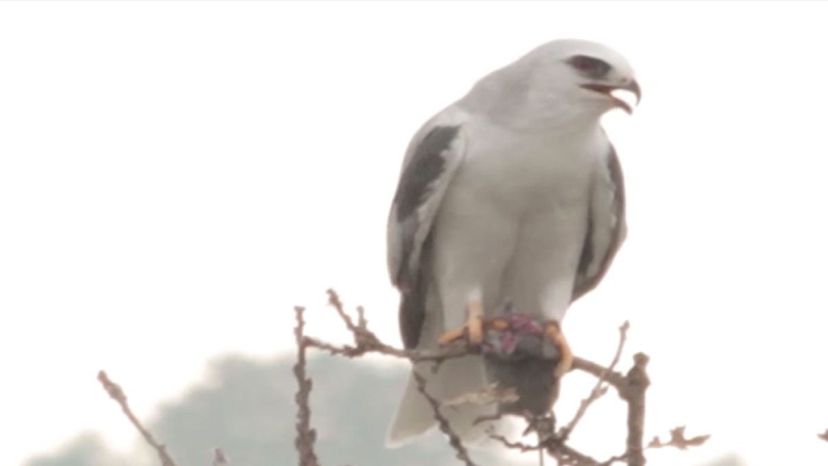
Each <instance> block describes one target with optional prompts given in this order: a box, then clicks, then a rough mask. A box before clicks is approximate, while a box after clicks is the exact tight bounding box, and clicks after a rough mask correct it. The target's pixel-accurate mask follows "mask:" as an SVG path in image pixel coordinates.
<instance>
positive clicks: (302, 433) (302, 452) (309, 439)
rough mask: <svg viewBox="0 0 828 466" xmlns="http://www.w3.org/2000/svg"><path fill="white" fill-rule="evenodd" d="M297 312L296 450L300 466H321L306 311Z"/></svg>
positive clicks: (300, 309)
mask: <svg viewBox="0 0 828 466" xmlns="http://www.w3.org/2000/svg"><path fill="white" fill-rule="evenodd" d="M294 311H295V312H296V329H295V330H294V334H295V335H296V346H297V356H296V364H295V365H294V366H293V373H294V375H296V381H297V382H298V384H299V389H298V390H297V392H296V405H297V406H298V409H299V412H298V413H297V421H296V441H295V442H294V444H295V445H296V450H297V451H298V452H299V465H300V466H319V460H318V459H317V458H316V452H314V450H313V444H314V442H315V441H316V430H314V429H313V428H312V427H311V422H310V417H311V409H310V392H311V388H312V387H313V383H312V382H311V380H310V379H309V378H308V376H307V373H306V365H307V360H306V355H305V352H306V350H307V346H308V344H307V340H306V338H305V318H304V313H305V309H304V308H302V307H299V306H297V307H296V308H294Z"/></svg>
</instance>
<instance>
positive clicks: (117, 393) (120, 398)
mask: <svg viewBox="0 0 828 466" xmlns="http://www.w3.org/2000/svg"><path fill="white" fill-rule="evenodd" d="M98 380H99V381H100V382H101V385H102V386H103V388H104V390H106V393H107V394H109V397H110V398H112V399H113V400H115V401H116V402H117V403H118V404H119V405H120V406H121V410H122V411H123V412H124V414H125V415H126V417H127V418H128V419H129V421H130V422H131V423H132V425H134V426H135V428H136V429H138V432H140V433H141V436H142V437H144V440H146V442H147V443H148V444H149V445H150V446H151V447H152V448H154V449H155V452H156V453H157V454H158V459H160V460H161V465H162V466H176V464H175V461H173V459H172V457H170V455H169V453H167V447H166V446H165V445H163V444H161V443H158V442H157V441H156V440H155V437H153V435H152V433H150V431H148V430H147V429H146V428H145V427H144V426H143V424H141V421H139V420H138V418H137V417H135V414H133V412H132V409H130V407H129V403H127V396H126V393H124V390H123V389H122V388H121V386H120V385H118V384H116V383H115V382H113V381H112V380H111V379H110V378H109V376H108V375H106V372H104V371H100V372H98Z"/></svg>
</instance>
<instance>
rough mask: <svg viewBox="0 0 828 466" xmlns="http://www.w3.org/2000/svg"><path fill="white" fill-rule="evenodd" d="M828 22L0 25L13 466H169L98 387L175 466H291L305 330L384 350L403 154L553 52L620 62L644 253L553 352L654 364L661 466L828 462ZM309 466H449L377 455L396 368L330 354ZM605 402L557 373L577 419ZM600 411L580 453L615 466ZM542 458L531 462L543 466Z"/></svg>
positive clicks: (394, 394)
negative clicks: (633, 75)
mask: <svg viewBox="0 0 828 466" xmlns="http://www.w3.org/2000/svg"><path fill="white" fill-rule="evenodd" d="M826 20H828V5H826V4H822V3H817V2H813V3H811V2H808V3H796V2H785V3H773V2H759V3H750V2H734V3H720V2H717V3H713V2H709V3H708V2H700V3H678V2H676V3H670V2H664V3H655V2H640V3H628V2H609V3H599V2H579V3H565V2H556V3H541V2H530V3H519V2H512V3H496V2H485V3H475V2H459V3H436V2H434V3H372V2H368V3H340V2H336V3H325V2H314V3H287V2H285V3H276V2H274V3H267V2H238V3H225V2H203V3H201V2H163V3H162V2H115V3H103V2H55V3H52V2H32V3H22V2H4V3H2V4H0V367H2V368H3V381H4V382H3V384H2V390H0V394H2V396H0V438H2V439H3V442H2V443H3V446H2V448H0V463H2V464H21V465H26V466H47V465H48V466H80V465H104V466H106V465H114V464H134V465H145V464H146V465H148V464H155V462H156V460H155V459H154V458H153V457H152V452H151V451H149V450H148V449H147V448H146V447H145V446H144V445H143V444H141V443H140V442H139V441H138V439H137V437H136V434H135V432H134V430H133V428H132V426H131V425H129V424H128V422H127V420H126V419H125V418H124V417H123V415H122V414H121V413H120V411H119V409H118V408H117V406H116V405H115V404H114V403H112V402H111V400H109V399H108V398H107V396H106V395H105V394H104V393H103V391H102V390H101V388H100V387H99V385H98V383H97V381H96V379H95V375H96V373H97V371H98V370H100V369H106V370H107V371H108V372H109V374H110V376H111V377H112V378H113V379H114V380H115V381H117V382H119V383H120V384H121V385H122V386H123V387H124V388H125V390H126V391H127V393H128V395H129V396H130V402H131V404H132V406H133V408H134V409H135V411H136V413H138V414H139V416H140V417H141V418H142V419H144V420H146V421H147V424H148V425H149V426H150V427H151V428H152V429H153V430H154V431H155V432H156V433H157V435H158V436H159V437H160V438H161V439H162V440H163V441H164V442H166V443H167V444H168V445H169V446H170V450H171V452H172V453H173V454H174V455H175V456H176V457H177V458H178V459H179V461H180V464H181V465H182V466H183V465H188V464H208V462H209V460H210V457H211V454H212V453H211V451H212V448H213V447H222V448H223V449H224V450H225V451H226V452H227V453H228V456H229V457H230V460H231V464H234V465H236V464H238V465H242V464H246V465H259V464H291V463H294V462H295V453H294V452H293V421H294V415H295V414H294V407H293V405H292V402H291V400H292V394H293V392H294V390H295V387H294V381H293V379H292V378H291V375H290V372H289V367H290V364H291V363H292V355H293V353H292V351H293V336H292V333H291V332H292V325H293V312H292V307H293V305H296V304H302V305H306V306H307V307H308V309H309V310H308V314H307V318H308V320H309V326H308V332H309V333H311V334H313V335H316V336H319V337H322V338H325V339H329V340H332V341H341V340H343V339H344V338H347V335H346V334H345V333H344V330H343V329H342V327H341V325H340V323H339V321H338V320H336V319H335V318H334V317H333V314H332V312H331V311H330V310H329V309H327V308H326V306H325V305H324V303H325V301H326V296H325V289H327V288H329V287H334V288H336V289H337V290H338V291H339V292H340V295H341V296H342V298H343V300H344V301H345V302H346V304H347V305H348V306H349V307H350V308H353V307H354V306H356V305H358V304H361V305H364V306H365V307H366V309H367V316H368V319H369V321H370V323H371V326H372V328H374V329H375V330H376V331H377V333H378V334H380V336H381V337H382V338H383V339H385V340H386V341H389V342H394V343H399V337H398V334H397V327H396V304H397V296H396V292H395V291H394V289H393V288H392V287H391V285H390V284H389V281H388V278H387V276H386V270H385V221H386V215H387V210H388V207H389V204H390V200H391V197H392V195H393V192H394V188H395V185H396V181H397V175H398V171H399V167H400V163H401V159H402V154H403V152H404V150H405V147H406V145H407V143H408V140H409V138H410V137H411V136H412V135H413V133H414V132H415V131H416V130H417V128H418V127H419V126H420V124H422V123H423V122H424V121H425V120H426V119H427V118H428V117H430V116H431V115H432V114H434V113H435V112H437V111H439V110H440V109H442V108H443V107H444V106H446V105H448V104H449V103H451V102H452V101H454V100H456V99H457V98H459V97H461V96H462V95H463V94H464V93H465V92H466V91H467V90H468V88H469V87H470V86H471V85H472V84H473V83H474V82H475V80H476V79H478V78H479V77H481V76H482V75H483V74H485V73H487V72H489V71H491V70H493V69H495V68H497V67H500V66H503V65H505V64H507V63H508V62H510V61H512V60H514V59H515V58H517V57H519V56H520V55H522V54H523V53H525V52H527V51H528V50H529V49H531V48H533V47H535V46H537V45H539V44H541V43H543V42H545V41H548V40H552V39H556V38H564V37H577V38H584V39H591V40H595V41H599V42H603V43H606V44H608V45H610V46H611V47H613V48H615V49H617V50H618V51H620V52H621V53H622V54H624V55H625V56H627V58H628V59H629V60H630V62H631V63H632V64H633V66H634V67H635V68H636V70H637V72H638V80H639V82H640V83H641V85H642V88H643V91H644V92H643V93H644V96H643V100H642V103H641V106H640V107H639V108H638V110H637V111H636V112H635V114H634V115H633V116H632V117H628V116H627V115H625V114H623V113H621V112H614V113H610V114H608V115H607V116H606V117H605V126H606V128H607V130H608V132H609V133H610V136H611V138H612V140H613V141H614V143H615V146H616V148H617V150H618V152H619V156H620V158H621V162H622V165H623V167H624V170H625V175H626V180H627V189H628V216H629V218H628V223H629V229H630V231H629V236H628V240H627V243H626V244H625V246H624V247H623V248H622V250H621V252H620V254H619V256H618V258H617V259H616V262H615V264H614V265H613V267H612V269H611V271H610V273H609V274H608V276H607V277H606V279H605V280H604V282H603V283H602V285H601V286H600V287H598V288H597V290H596V291H595V292H593V293H592V294H590V295H589V296H587V297H585V298H584V299H583V300H581V301H579V302H578V303H577V304H575V305H574V306H573V307H572V309H571V310H570V312H569V314H568V316H567V319H566V322H565V328H566V331H567V334H568V337H569V340H570V342H571V344H572V346H573V347H574V349H575V351H576V353H578V354H579V355H581V356H583V357H586V358H589V359H593V360H597V361H608V360H609V359H610V358H611V356H612V353H613V350H614V347H615V344H616V337H617V328H618V326H619V325H620V324H621V323H622V322H623V321H624V320H630V322H631V325H632V328H631V331H630V333H629V344H628V346H627V351H626V352H625V355H624V357H623V358H622V364H623V365H629V363H630V362H631V355H632V354H633V353H634V352H635V351H645V352H647V353H648V354H650V356H651V358H652V362H651V365H650V375H651V377H652V379H653V384H652V387H651V389H650V391H649V393H648V397H649V398H648V404H647V409H648V418H647V437H650V436H653V435H662V436H664V435H666V434H667V432H668V431H669V430H670V429H671V428H673V427H675V426H677V425H687V432H688V435H696V434H712V435H713V437H712V438H711V440H710V441H709V442H708V443H707V444H706V445H704V446H703V447H700V448H696V449H693V450H689V451H687V452H678V451H667V450H665V451H657V452H653V453H651V454H650V455H649V459H650V464H670V465H675V466H682V465H687V466H690V465H703V464H704V465H716V466H741V465H745V464H750V465H756V466H762V465H768V466H771V465H774V466H775V465H779V464H790V463H791V462H793V461H796V463H797V464H824V463H825V461H826V460H828V444H826V443H825V442H824V441H821V440H819V439H817V437H816V434H817V432H821V431H823V430H824V429H825V428H826V427H828V403H826V401H825V400H826V398H825V393H826V392H828V377H826V376H825V371H824V369H823V365H824V362H823V355H824V354H826V351H827V350H828V341H826V338H825V328H826V324H828V320H826V311H828V299H826V296H825V292H824V289H825V287H824V283H823V282H824V280H823V278H824V277H825V266H824V264H825V263H826V260H828V247H826V243H825V238H826V237H828V225H826V223H825V220H824V217H825V214H824V213H825V206H824V201H825V199H828V184H826V182H825V176H826V172H828V170H827V169H828V159H827V158H828V146H827V145H826V142H825V137H824V134H825V129H824V128H825V116H824V112H825V108H826V107H828V91H826V86H825V80H826V78H828V61H826V60H825V58H824V57H825V51H826V45H825V44H828V29H826V28H825V26H824V25H825V23H826ZM310 370H311V374H312V375H313V377H314V378H315V380H316V384H315V391H314V399H313V403H314V404H313V406H314V415H315V417H314V424H315V426H316V427H317V429H318V430H319V435H320V437H319V442H318V445H319V451H320V456H321V460H322V461H323V463H325V464H353V465H354V466H368V465H387V464H395V465H396V464H399V465H408V464H411V465H415V464H424V463H431V464H435V465H437V464H440V465H442V464H453V463H452V461H451V457H452V453H451V452H450V451H449V450H448V448H447V447H446V446H445V445H444V443H443V442H442V441H441V439H440V437H439V436H438V435H436V434H435V435H432V436H430V437H429V438H428V439H426V440H424V441H423V442H421V443H418V444H417V445H415V446H412V447H406V448H403V449H400V450H386V449H384V447H383V441H384V432H385V428H386V424H387V422H388V421H389V419H390V417H391V414H392V412H393V410H394V409H395V407H396V403H397V398H398V396H399V394H400V393H401V391H402V387H403V384H404V379H405V376H406V370H407V368H406V366H405V364H402V363H400V362H398V361H390V360H387V359H382V358H368V359H365V360H361V361H357V362H354V361H340V360H333V359H330V358H327V357H320V358H316V359H314V360H313V361H312V364H311V368H310ZM591 383H592V380H590V379H589V378H588V377H585V376H581V375H578V374H574V375H572V376H570V377H568V378H567V380H566V381H565V384H564V387H563V394H562V398H561V400H560V401H559V403H558V405H557V408H556V409H557V410H558V414H559V416H563V417H565V418H566V417H568V416H569V415H571V413H573V412H574V411H575V409H576V408H577V404H578V400H580V398H582V397H583V396H584V395H585V394H586V393H587V391H588V389H589V387H590V385H591ZM624 428H625V427H624V407H623V404H622V403H620V402H618V401H617V400H615V395H613V394H610V395H609V396H608V397H607V399H605V400H602V401H601V402H599V403H597V404H596V406H594V407H593V408H592V409H591V411H590V412H589V414H588V415H587V417H586V418H585V420H584V422H583V423H582V425H581V426H580V427H579V430H578V431H576V434H575V436H574V437H573V438H572V442H573V444H574V445H576V446H578V447H581V448H582V449H584V450H586V451H589V452H591V453H592V454H594V455H598V456H602V455H606V456H609V455H612V454H616V453H619V452H620V451H621V449H623V439H624ZM533 459H534V458H529V459H527V461H532V460H533Z"/></svg>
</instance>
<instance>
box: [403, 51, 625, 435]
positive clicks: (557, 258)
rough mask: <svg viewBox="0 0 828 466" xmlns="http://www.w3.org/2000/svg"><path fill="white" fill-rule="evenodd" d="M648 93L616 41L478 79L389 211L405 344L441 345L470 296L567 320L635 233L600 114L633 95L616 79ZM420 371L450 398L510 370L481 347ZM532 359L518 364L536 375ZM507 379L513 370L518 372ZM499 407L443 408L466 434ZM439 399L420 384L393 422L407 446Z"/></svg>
mask: <svg viewBox="0 0 828 466" xmlns="http://www.w3.org/2000/svg"><path fill="white" fill-rule="evenodd" d="M619 88H623V89H628V90H630V91H633V92H634V93H635V94H638V93H639V90H638V86H637V84H636V83H635V80H634V77H633V73H632V70H631V68H630V67H629V65H628V64H627V63H626V61H625V60H624V59H623V58H622V57H621V56H620V55H618V54H617V53H615V52H613V51H612V50H609V49H607V48H606V47H603V46H601V45H599V44H595V43H591V42H585V41H576V40H566V41H555V42H550V43H548V44H544V45H542V46H541V47H539V48H537V49H535V50H533V51H532V52H530V53H529V54H527V55H525V56H524V57H522V58H520V59H519V60H517V61H516V62H515V63H513V64H511V65H509V66H507V67H505V68H502V69H500V70H497V71H495V72H493V73H491V74H490V75H488V76H486V77H484V78H483V79H481V80H480V81H479V82H478V83H477V84H476V85H475V86H474V87H473V88H472V90H471V91H470V92H469V93H468V94H467V95H466V96H465V97H464V98H462V99H461V100H459V101H458V102H456V103H455V104H453V105H451V106H449V107H448V108H446V109H445V110H443V111H442V112H440V113H438V114H437V115H436V116H435V117H434V118H432V119H431V120H429V121H428V122H427V123H426V124H425V125H424V126H423V127H422V128H421V129H420V131H418V132H417V134H416V135H415V136H414V138H413V140H412V142H411V144H410V146H409V148H408V151H407V153H406V156H405V159H404V161H403V169H402V173H401V177H400V181H399V185H398V188H397V191H396V194H395V196H394V202H393V204H392V208H391V214H390V216H389V222H388V266H389V272H390V275H391V279H392V281H393V283H394V284H395V286H397V287H398V288H399V290H400V293H401V302H400V310H399V313H400V316H399V320H400V330H401V334H402V337H403V341H404V343H405V345H406V347H408V348H415V347H416V348H421V349H422V348H434V347H436V345H437V338H438V336H439V335H440V334H441V333H442V332H444V331H446V330H448V329H452V328H457V327H459V326H461V325H463V323H464V321H465V317H466V303H467V302H468V301H469V300H470V299H478V300H480V301H482V303H483V308H484V312H485V314H486V315H487V316H492V315H495V314H497V313H498V312H499V311H500V310H501V309H503V307H504V306H505V305H506V303H511V305H513V306H514V308H515V309H516V310H517V311H518V312H520V313H525V314H527V315H530V316H532V317H534V318H537V319H538V320H554V321H557V322H561V320H562V319H563V317H564V314H565V312H566V310H567V308H568V307H569V305H570V303H571V302H572V301H574V300H576V299H578V298H579V297H580V296H582V295H583V294H584V293H586V292H588V291H589V290H591V289H592V288H594V287H595V286H596V285H597V284H598V282H599V281H600V280H601V278H602V277H603V276H604V274H605V273H606V271H607V268H608V267H609V265H610V263H611V261H612V258H613V257H614V255H615V253H616V251H617V250H618V247H619V246H620V244H621V242H622V241H623V239H624V236H625V231H626V229H625V220H624V186H623V179H622V175H621V169H620V165H619V162H618V159H617V157H616V154H615V151H614V149H613V147H612V145H611V144H610V143H609V141H608V140H607V138H606V135H605V133H604V131H603V129H602V128H601V126H600V121H599V119H600V116H601V115H602V114H603V113H605V112H606V111H607V110H609V109H610V108H614V107H621V108H624V109H626V110H629V109H630V107H629V105H628V104H626V103H625V102H623V101H620V100H618V99H617V98H616V97H614V96H613V95H612V94H611V93H610V91H611V90H614V89H619ZM417 366H418V367H415V370H419V371H420V373H421V374H423V375H424V376H426V377H427V388H428V390H429V392H431V393H432V394H433V395H434V396H436V397H437V398H438V399H441V400H451V399H455V398H457V397H459V396H462V395H463V394H467V393H469V392H474V391H478V390H480V389H482V388H483V387H486V386H488V385H489V383H490V382H502V380H497V379H499V378H500V379H502V378H503V377H499V376H498V375H497V374H504V372H503V371H502V370H500V371H499V372H498V371H496V370H493V369H492V367H489V369H488V371H487V369H486V367H485V365H484V363H483V359H482V358H480V357H479V356H468V357H464V358H461V359H457V360H453V361H449V362H447V363H445V364H443V365H442V366H441V367H440V370H439V371H437V372H436V373H433V372H432V371H431V368H430V367H428V365H427V364H418V365H417ZM538 370H540V369H539V368H538V367H536V366H527V368H526V370H525V371H524V370H519V371H517V372H515V374H517V375H514V377H516V380H517V379H519V380H520V381H521V382H520V383H522V384H530V385H531V380H532V373H533V372H534V371H538ZM509 377H512V375H510V376H509ZM493 409H494V408H493V407H492V406H486V405H475V404H471V403H468V404H465V405H460V406H457V407H453V408H452V409H450V410H447V411H446V415H447V417H449V419H450V421H451V423H452V427H453V428H454V429H455V431H456V432H458V433H459V434H461V435H462V436H464V437H466V438H474V437H477V436H479V435H480V433H481V432H482V429H483V428H484V427H485V426H484V425H475V424H474V421H475V419H477V418H478V417H480V416H487V415H491V414H492V411H493ZM433 423H434V421H433V418H432V416H431V412H430V409H429V407H428V405H427V404H426V403H425V400H423V399H422V396H421V395H420V394H419V392H418V391H417V390H416V387H415V386H414V385H413V384H412V383H410V384H409V386H408V388H407V390H406V393H405V395H404V396H403V400H402V402H401V404H400V408H399V410H398V412H397V416H396V419H395V420H394V422H393V424H392V427H391V430H390V432H389V443H391V444H398V443H401V442H403V441H405V440H407V439H409V438H411V437H413V436H416V435H417V434H420V433H422V432H424V431H426V430H427V429H428V428H429V427H430V426H431V425H433Z"/></svg>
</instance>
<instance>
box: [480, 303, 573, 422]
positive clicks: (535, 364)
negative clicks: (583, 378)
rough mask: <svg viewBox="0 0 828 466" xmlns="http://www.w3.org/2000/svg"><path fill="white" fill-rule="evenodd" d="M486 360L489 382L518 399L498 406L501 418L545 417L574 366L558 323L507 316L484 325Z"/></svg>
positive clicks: (516, 315)
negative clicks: (495, 383)
mask: <svg viewBox="0 0 828 466" xmlns="http://www.w3.org/2000/svg"><path fill="white" fill-rule="evenodd" d="M485 324H486V325H485V328H486V331H485V337H484V340H483V344H482V354H483V360H484V362H485V366H486V372H487V375H488V377H489V378H490V379H493V380H497V381H498V387H499V388H500V389H503V390H514V391H515V393H516V394H517V399H516V400H513V401H511V402H507V403H499V405H498V413H499V414H517V415H522V416H525V417H528V418H537V417H543V416H545V415H547V413H549V412H550V410H551V408H552V404H553V403H554V402H555V400H556V399H557V397H558V391H559V387H560V380H561V376H562V375H563V374H564V373H566V372H567V371H568V370H569V369H570V368H571V366H572V351H571V350H570V348H569V345H568V344H567V343H566V339H564V338H563V334H562V333H561V331H560V326H559V324H558V323H557V322H543V321H540V320H537V319H535V318H533V317H532V316H530V315H528V314H521V313H516V312H507V313H505V314H503V315H502V316H498V317H495V318H492V319H490V320H488V321H486V323H485Z"/></svg>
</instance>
